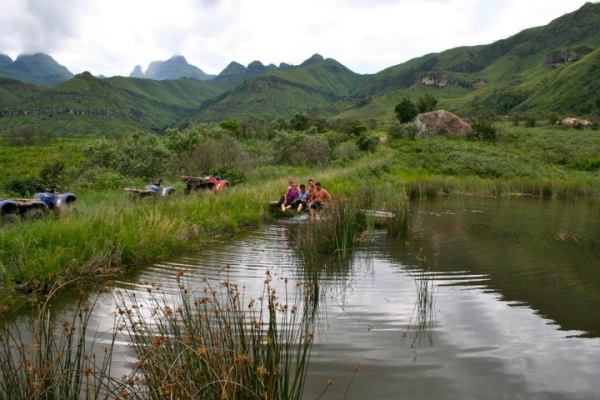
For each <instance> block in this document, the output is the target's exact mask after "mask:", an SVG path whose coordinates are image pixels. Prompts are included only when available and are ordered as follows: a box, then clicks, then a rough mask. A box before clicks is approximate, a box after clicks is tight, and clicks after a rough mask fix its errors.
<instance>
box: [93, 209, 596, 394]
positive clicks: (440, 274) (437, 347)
mask: <svg viewBox="0 0 600 400" xmlns="http://www.w3.org/2000/svg"><path fill="white" fill-rule="evenodd" d="M305 223H307V221H306V220H305V219H303V217H294V218H289V219H282V220H280V221H278V222H277V223H274V224H270V225H265V226H262V227H261V228H259V229H257V230H253V231H249V232H243V233H241V234H239V235H238V236H237V237H236V238H234V239H232V240H231V241H228V242H226V243H224V244H223V243H220V244H217V245H214V246H207V247H206V248H205V249H202V250H201V251H196V252H190V253H186V254H182V255H180V256H178V257H174V258H172V259H170V260H167V261H165V262H162V263H156V264H153V265H146V266H142V267H140V268H138V269H137V270H136V271H135V273H134V274H132V276H130V277H128V279H127V280H122V281H120V282H118V283H117V285H118V286H119V287H121V288H124V289H130V290H134V291H139V292H140V295H142V293H143V292H144V291H145V290H146V286H145V285H143V284H139V283H138V282H162V283H163V284H165V286H166V287H167V288H168V287H169V285H171V286H172V287H175V281H174V278H175V271H177V270H179V269H182V268H185V269H187V270H188V271H189V272H188V277H189V278H190V279H192V280H193V279H198V280H199V279H200V278H201V277H202V276H207V277H209V279H215V280H216V279H219V277H220V278H223V274H226V276H227V278H228V279H229V280H231V281H234V282H237V283H239V284H240V285H241V286H244V287H245V289H244V290H245V292H246V293H248V295H249V297H251V296H253V295H258V294H259V293H260V291H261V290H262V285H263V281H264V278H265V272H266V271H267V270H270V271H272V272H273V274H275V275H276V276H279V277H289V278H290V279H298V280H301V279H303V276H302V268H301V267H300V264H301V263H299V260H298V256H297V255H296V252H295V250H294V249H295V232H296V228H297V227H298V225H300V224H305ZM225 266H228V268H227V269H226V272H219V271H223V267H225ZM320 287H321V299H320V302H319V308H318V322H317V324H316V334H315V338H316V345H315V347H314V348H313V352H312V357H311V364H310V367H309V373H308V380H307V384H306V391H305V398H306V399H316V398H317V397H318V396H319V394H320V393H321V392H322V390H323V389H324V388H325V387H326V382H327V381H328V380H333V381H334V382H335V383H334V385H333V386H331V387H329V389H328V390H327V391H326V393H325V394H324V395H323V397H321V398H322V399H342V398H345V399H598V398H600V212H599V208H598V207H597V206H596V205H589V204H583V203H569V204H567V203H559V202H554V201H544V200H540V199H534V198H512V199H499V200H498V199H485V198H452V199H442V200H440V199H438V200H435V201H432V202H420V203H418V204H414V205H413V208H412V210H411V216H410V232H409V234H408V236H407V237H405V238H402V239H398V238H391V237H389V236H387V235H386V233H385V232H383V231H374V232H373V233H372V234H370V235H368V236H366V237H365V238H364V240H362V241H361V242H360V244H359V245H358V248H357V249H356V250H355V251H354V253H353V256H352V260H351V262H349V263H346V264H344V266H343V267H341V268H332V269H331V270H330V272H329V273H323V274H322V278H321V282H320ZM112 308H113V306H112V304H111V300H110V299H109V298H107V299H106V300H104V301H101V308H100V311H99V312H97V313H96V317H95V318H96V319H97V320H98V321H97V325H98V326H103V327H107V326H110V325H111V324H112V323H111V322H108V321H107V320H108V319H109V318H110V317H109V316H108V314H109V312H110V310H111V309H112ZM102 310H104V311H105V312H104V314H106V319H107V320H104V321H103V318H104V317H103V312H102ZM121 345H122V346H123V351H122V352H121V353H122V354H123V355H124V361H123V365H127V353H128V351H127V349H126V345H125V343H121ZM357 363H360V371H359V372H358V373H356V374H355V375H354V377H353V374H354V371H353V367H354V366H355V365H356V364H357Z"/></svg>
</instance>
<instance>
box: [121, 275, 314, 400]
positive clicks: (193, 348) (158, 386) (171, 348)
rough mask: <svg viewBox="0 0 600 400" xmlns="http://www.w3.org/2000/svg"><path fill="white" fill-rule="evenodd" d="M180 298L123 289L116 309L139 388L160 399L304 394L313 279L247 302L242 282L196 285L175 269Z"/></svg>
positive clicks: (267, 289)
mask: <svg viewBox="0 0 600 400" xmlns="http://www.w3.org/2000/svg"><path fill="white" fill-rule="evenodd" d="M178 281H179V282H180V284H181V286H180V287H179V295H178V301H179V303H178V304H170V301H169V300H168V298H167V297H166V296H163V295H162V294H161V293H160V290H159V288H157V287H153V288H149V290H150V291H151V292H152V295H151V296H150V298H149V300H148V301H144V300H141V299H138V298H136V297H135V296H127V295H126V294H124V293H121V294H120V295H119V297H118V298H117V301H118V304H119V313H120V314H121V315H122V316H123V318H124V326H125V327H124V331H126V333H127V335H128V337H129V340H130V342H131V344H132V347H133V349H134V351H135V354H136V356H137V358H138V359H139V363H138V364H137V365H136V368H135V371H134V373H135V375H136V378H135V379H134V381H136V382H138V383H139V385H137V387H136V389H135V391H136V393H137V394H138V395H140V396H141V397H142V398H148V399H159V398H160V399H162V398H178V399H195V398H198V399H200V398H201V399H219V400H220V399H225V398H227V399H281V400H284V399H285V400H288V399H301V398H302V392H303V388H304V380H305V377H306V372H307V368H308V361H309V358H310V354H311V348H312V343H313V333H312V319H311V318H310V315H311V314H312V313H311V311H310V308H311V307H310V302H307V299H308V298H309V294H310V291H311V285H310V284H297V285H296V286H295V288H294V289H293V290H292V291H288V287H287V286H288V281H287V280H285V286H284V287H283V289H282V290H281V292H279V291H278V290H277V288H276V287H275V285H273V277H272V276H271V275H270V273H267V278H266V279H265V285H264V290H263V294H262V296H260V297H256V298H252V299H250V300H247V301H245V299H244V293H243V291H242V290H240V288H239V287H238V285H237V284H235V283H232V282H229V281H222V282H219V283H218V285H219V286H218V287H213V286H211V284H210V282H208V280H207V279H205V280H204V284H205V286H204V287H203V288H201V289H199V290H196V291H195V290H193V289H192V288H191V287H189V286H188V285H187V284H185V283H184V271H181V272H180V274H179V275H178Z"/></svg>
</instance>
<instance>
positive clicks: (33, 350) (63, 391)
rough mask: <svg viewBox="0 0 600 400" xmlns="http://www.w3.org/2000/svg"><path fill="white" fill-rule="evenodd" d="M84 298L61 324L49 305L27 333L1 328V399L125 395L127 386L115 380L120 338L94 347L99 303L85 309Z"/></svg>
mask: <svg viewBox="0 0 600 400" xmlns="http://www.w3.org/2000/svg"><path fill="white" fill-rule="evenodd" d="M50 297H51V296H50ZM84 297H85V294H84V293H81V297H80V299H79V300H78V301H77V302H76V304H75V309H74V311H73V312H72V314H71V316H70V317H68V318H66V319H64V320H56V317H55V316H54V315H52V312H51V306H50V301H49V300H48V301H46V302H43V303H42V304H41V305H40V307H39V310H38V313H37V315H35V316H34V317H33V318H31V320H30V321H29V324H28V325H26V329H19V328H18V326H19V325H18V324H12V323H9V322H7V321H3V323H2V324H0V349H1V351H0V398H3V399H14V400H18V399H23V400H25V399H114V398H116V397H117V396H118V395H119V394H121V393H122V391H123V390H124V388H125V383H124V382H123V381H122V380H120V379H114V378H113V377H111V361H112V355H113V352H112V349H113V344H114V338H115V336H113V341H111V342H108V343H106V344H104V345H102V346H100V344H99V343H96V341H95V340H92V341H90V338H89V337H88V335H87V331H88V324H89V320H90V315H91V311H92V309H93V307H94V304H93V303H94V300H93V299H92V303H91V304H89V305H86V304H84V302H83V299H84Z"/></svg>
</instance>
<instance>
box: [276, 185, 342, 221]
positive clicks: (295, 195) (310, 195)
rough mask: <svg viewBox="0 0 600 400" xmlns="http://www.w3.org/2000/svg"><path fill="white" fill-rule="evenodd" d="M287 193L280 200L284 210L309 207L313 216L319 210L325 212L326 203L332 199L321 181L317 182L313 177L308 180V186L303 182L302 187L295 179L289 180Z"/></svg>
mask: <svg viewBox="0 0 600 400" xmlns="http://www.w3.org/2000/svg"><path fill="white" fill-rule="evenodd" d="M289 184H290V185H289V186H288V187H287V189H286V191H285V194H284V195H283V196H281V199H280V200H279V206H280V207H281V210H282V211H286V210H290V209H296V210H298V211H302V209H304V208H306V207H308V208H309V209H310V215H311V218H314V216H315V214H316V212H317V211H319V213H320V214H322V213H323V210H324V209H325V205H326V204H327V203H329V202H330V201H331V194H329V192H328V191H327V190H325V189H323V187H321V182H315V181H314V180H313V179H309V180H308V188H307V187H306V185H304V184H301V185H300V187H298V185H297V184H296V182H295V181H294V180H293V179H290V180H289Z"/></svg>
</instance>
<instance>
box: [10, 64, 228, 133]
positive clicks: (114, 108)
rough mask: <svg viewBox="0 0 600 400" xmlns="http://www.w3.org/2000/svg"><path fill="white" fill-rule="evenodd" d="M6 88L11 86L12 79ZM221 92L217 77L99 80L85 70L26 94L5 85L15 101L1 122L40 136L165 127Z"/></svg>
mask: <svg viewBox="0 0 600 400" xmlns="http://www.w3.org/2000/svg"><path fill="white" fill-rule="evenodd" d="M2 87H8V88H9V89H10V88H11V86H9V85H8V82H7V83H6V84H4V85H2ZM221 91H222V90H221V89H220V88H219V87H218V86H217V85H216V84H215V83H213V82H204V81H198V80H195V79H190V78H184V79H179V80H176V81H154V80H149V79H136V78H121V77H115V78H109V79H98V78H95V77H93V76H92V75H91V74H90V73H87V72H86V73H83V74H80V75H77V76H76V77H75V78H73V79H71V80H68V81H65V82H63V83H61V84H60V85H58V86H56V87H54V88H50V89H46V90H38V91H37V93H36V95H35V96H31V95H30V96H29V97H28V98H26V99H18V98H15V97H14V96H13V97H10V96H9V94H10V93H11V92H10V90H6V91H5V92H6V94H5V95H3V96H2V99H3V101H4V102H5V103H9V104H11V105H10V106H8V107H4V109H3V111H2V119H1V121H2V124H3V125H5V126H7V127H12V128H13V129H23V128H24V127H27V126H33V127H35V131H36V134H37V135H40V136H56V135H58V136H61V137H72V136H98V135H108V136H120V135H123V134H127V133H128V132H132V131H155V132H162V131H163V130H164V129H165V128H166V127H168V126H170V125H172V124H174V123H176V122H178V121H179V120H180V119H181V118H183V117H184V116H186V115H187V114H189V113H191V112H192V111H193V110H195V109H196V108H198V107H199V106H200V104H201V103H202V101H204V100H206V99H208V98H211V97H214V96H216V95H218V94H219V93H220V92H221ZM17 92H19V91H17ZM11 100H12V101H11ZM21 100H22V101H21Z"/></svg>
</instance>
